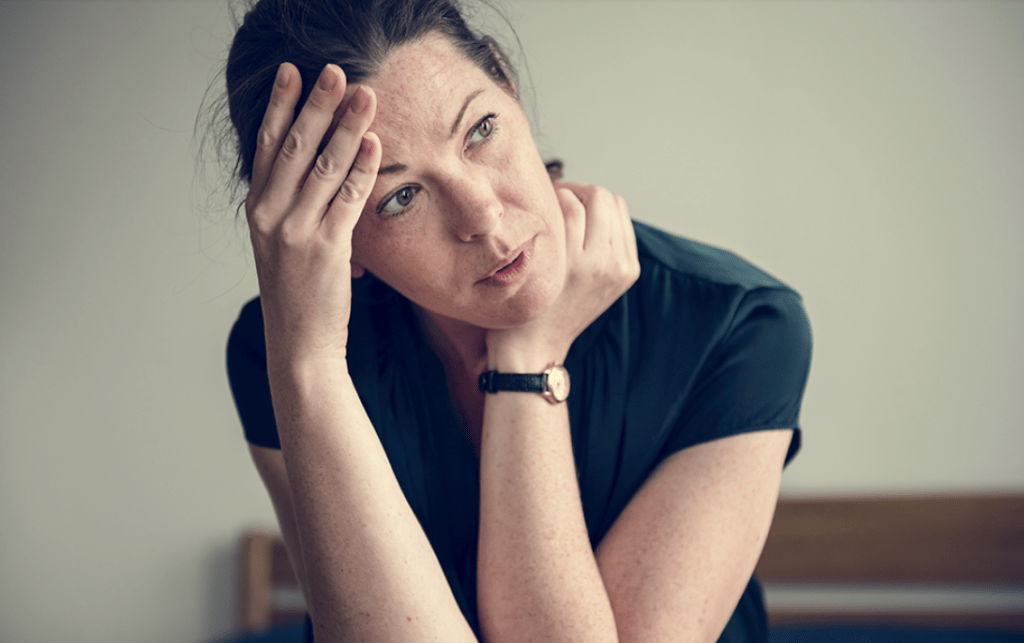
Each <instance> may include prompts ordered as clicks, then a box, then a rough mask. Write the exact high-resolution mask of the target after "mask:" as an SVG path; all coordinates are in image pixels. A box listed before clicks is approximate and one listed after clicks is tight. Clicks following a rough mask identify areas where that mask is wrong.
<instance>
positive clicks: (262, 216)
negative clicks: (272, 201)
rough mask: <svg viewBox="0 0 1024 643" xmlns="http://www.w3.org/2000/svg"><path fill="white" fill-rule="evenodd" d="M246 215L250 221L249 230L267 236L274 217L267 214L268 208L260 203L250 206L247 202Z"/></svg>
mask: <svg viewBox="0 0 1024 643" xmlns="http://www.w3.org/2000/svg"><path fill="white" fill-rule="evenodd" d="M245 213H246V216H247V218H248V219H249V228H250V229H251V230H252V231H253V232H256V233H259V234H261V235H265V234H267V233H268V232H269V231H270V222H271V221H272V216H271V214H270V213H269V212H267V206H265V205H263V204H260V203H255V204H252V205H250V204H249V203H248V202H246V204H245Z"/></svg>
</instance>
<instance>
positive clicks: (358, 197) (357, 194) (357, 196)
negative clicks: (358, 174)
mask: <svg viewBox="0 0 1024 643" xmlns="http://www.w3.org/2000/svg"><path fill="white" fill-rule="evenodd" d="M338 198H339V199H341V200H342V201H343V202H344V203H349V204H353V205H355V204H359V203H361V202H362V200H363V190H362V188H361V187H360V186H358V185H356V184H355V182H353V181H345V182H344V183H342V184H341V189H339V190H338Z"/></svg>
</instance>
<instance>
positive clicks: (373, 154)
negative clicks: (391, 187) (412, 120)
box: [324, 132, 381, 239]
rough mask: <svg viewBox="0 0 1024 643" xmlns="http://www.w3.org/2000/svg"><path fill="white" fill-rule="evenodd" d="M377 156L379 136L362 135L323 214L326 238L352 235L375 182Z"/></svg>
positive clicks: (378, 162)
mask: <svg viewBox="0 0 1024 643" xmlns="http://www.w3.org/2000/svg"><path fill="white" fill-rule="evenodd" d="M332 141H333V139H332ZM380 159H381V146H380V139H379V138H378V137H377V135H376V134H374V133H373V132H367V133H366V134H363V135H362V136H361V139H360V144H359V151H358V153H357V154H356V158H355V161H353V162H352V169H351V170H350V171H349V173H348V176H347V177H345V181H344V183H342V184H341V187H340V188H339V189H338V192H337V195H336V196H335V197H334V201H333V202H332V203H331V207H330V209H329V210H328V211H327V214H326V215H325V216H324V234H325V235H326V236H327V237H328V238H330V239H334V238H337V237H338V236H339V235H346V236H351V234H352V230H353V229H354V228H355V226H356V222H357V221H358V220H359V215H360V214H361V213H362V211H363V206H364V205H365V203H366V199H367V197H369V196H370V192H371V191H372V190H373V184H374V183H375V182H376V181H377V169H378V168H379V167H380Z"/></svg>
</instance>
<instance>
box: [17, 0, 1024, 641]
mask: <svg viewBox="0 0 1024 643" xmlns="http://www.w3.org/2000/svg"><path fill="white" fill-rule="evenodd" d="M509 7H510V13H511V14H512V16H513V19H514V23H515V25H516V27H517V29H518V32H519V35H520V37H521V39H522V41H523V43H524V46H525V48H526V52H527V53H528V56H529V57H528V60H529V63H530V69H531V71H532V81H533V85H534V87H535V89H536V93H537V104H538V110H537V111H538V112H539V113H540V114H541V116H542V120H541V122H540V129H541V143H542V149H543V150H544V151H545V152H549V153H552V154H557V155H559V156H561V157H562V158H563V159H564V160H566V162H567V164H568V165H567V169H568V176H569V178H572V179H576V180H582V181H588V182H596V183H602V184H604V185H606V186H607V187H609V188H611V189H612V190H614V191H616V192H619V193H621V194H623V195H624V196H625V197H626V198H627V200H628V202H629V204H630V209H631V212H632V213H633V215H634V216H635V217H636V218H638V219H641V220H645V221H649V222H652V223H655V224H657V225H660V226H663V227H665V228H668V229H670V230H673V231H676V232H678V233H681V234H684V235H689V236H692V237H695V238H697V239H699V240H702V241H705V242H708V243H712V244H714V245H720V246H723V247H727V248H730V249H732V250H735V251H737V252H739V253H740V254H742V255H744V256H746V257H748V258H749V259H751V260H753V261H754V262H756V263H758V264H760V265H762V266H763V267H765V268H766V269H768V270H769V271H771V272H773V273H775V274H776V275H777V276H778V277H780V278H781V279H783V280H784V281H787V282H788V283H790V284H791V285H793V286H794V287H796V288H797V289H798V290H800V291H801V292H802V293H803V294H804V297H805V301H806V306H807V309H808V311H809V312H810V315H811V320H812V324H813V327H814V332H815V356H814V365H813V369H812V374H811V381H810V384H809V386H808V390H807V397H806V402H805V406H804V413H803V425H804V427H805V431H806V433H805V447H804V451H803V453H802V454H801V456H800V457H799V458H798V459H797V460H796V461H795V462H794V464H793V465H792V466H791V467H790V469H789V470H788V471H787V473H786V475H785V482H784V485H785V493H787V494H789V495H796V494H818V493H864V492H869V493H895V492H906V491H949V490H1015V491H1018V492H1019V491H1022V490H1024V466H1022V464H1024V463H1022V456H1021V455H1020V454H1021V453H1024V430H1022V429H1024V421H1022V420H1024V395H1021V392H1022V391H1024V345H1022V334H1021V332H1020V329H1021V328H1024V296H1022V295H1024V292H1022V287H1021V285H1020V284H1021V282H1020V279H1021V276H1022V275H1024V259H1022V257H1024V253H1022V252H1021V251H1020V246H1021V242H1022V241H1024V212H1022V207H1024V206H1022V205H1021V204H1022V203H1024V180H1022V177H1024V119H1022V118H1021V114H1024V75H1022V74H1021V73H1020V70H1021V69H1024V37H1022V36H1021V34H1022V33H1024V4H1021V3H1016V2H1004V3H998V2H982V1H971V2H886V3H879V2H820V3H811V2H781V1H779V2H771V3H754V2H727V3H710V2H666V1H661V2H584V1H582V0H577V1H569V2H552V1H544V2H513V3H510V4H509ZM228 38H229V20H228V17H227V12H226V10H225V9H224V7H223V6H222V5H221V3H216V2H177V1H176V2H145V3H136V2H99V1H96V0H77V1H75V2H28V3H19V2H2V3H0V43H2V48H0V87H2V89H0V641H3V643H47V642H50V641H60V640H74V641H81V642H82V643H91V642H93V641H95V642H97V643H99V642H101V641H102V642H104V643H120V642H125V643H127V642H128V641H139V640H145V641H153V642H155V643H163V642H167V643H172V642H174V643H200V642H202V641H207V640H210V639H211V638H213V637H214V636H215V635H218V634H222V633H224V632H227V631H229V630H230V628H231V622H232V612H231V610H232V607H233V601H234V599H235V594H234V586H233V577H232V576H231V574H232V573H233V566H234V560H233V547H234V544H235V539H236V537H237V536H238V534H239V533H240V531H241V530H242V528H243V527H245V526H248V525H251V524H272V521H273V516H272V512H271V510H270V506H269V503H268V502H267V500H266V499H265V496H264V493H263V491H262V488H261V487H260V484H259V481H258V479H257V476H256V475H255V473H254V471H253V470H252V467H251V465H250V463H249V461H248V457H247V454H246V452H245V449H244V445H243V443H242V439H241V432H240V429H239V427H238V423H237V419H236V418H235V416H234V410H233V407H232V405H231V401H230V397H229V393H228V388H227V384H226V379H225V376H224V371H223V349H224V341H225V337H226V333H227V330H228V327H229V325H230V323H231V322H232V320H233V318H234V316H235V314H236V313H237V311H238V309H239V307H240V306H241V304H242V303H243V302H244V301H245V300H246V299H248V298H249V297H250V296H252V295H253V294H254V293H255V290H256V286H255V279H254V275H253V270H252V268H251V266H250V265H249V260H248V253H247V251H245V250H244V247H245V237H246V235H245V233H244V231H243V230H241V229H240V228H236V227H235V225H234V223H233V220H232V219H233V214H232V213H230V212H227V211H224V212H220V211H215V212H209V213H203V212H197V211H196V209H195V206H196V205H197V204H199V205H208V204H209V200H208V199H207V198H206V197H205V195H204V194H203V191H202V189H199V190H193V186H192V180H193V159H192V152H191V150H190V141H191V137H192V126H193V119H194V116H195V112H196V108H197V106H198V104H199V102H200V100H201V97H202V94H203V91H204V89H205V87H206V84H207V81H208V79H209V77H210V74H211V70H213V69H214V68H215V67H216V65H217V63H218V58H219V57H221V56H222V55H223V51H224V47H225V43H226V41H227V39H228ZM524 78H525V76H524ZM524 84H525V83H524ZM190 195H193V196H191V197H190Z"/></svg>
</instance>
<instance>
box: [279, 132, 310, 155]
mask: <svg viewBox="0 0 1024 643" xmlns="http://www.w3.org/2000/svg"><path fill="white" fill-rule="evenodd" d="M303 149H305V141H304V140H303V138H302V135H301V134H300V133H299V132H298V131H296V130H294V129H293V130H291V131H290V132H288V136H286V137H285V138H284V143H282V144H281V155H282V156H284V157H285V158H289V159H295V158H298V157H299V156H300V155H301V154H302V150H303Z"/></svg>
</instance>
